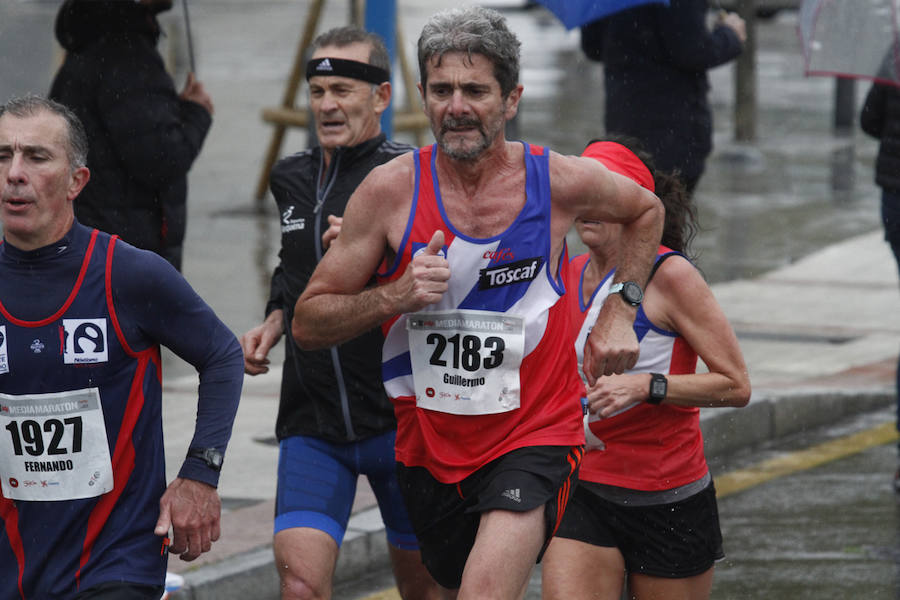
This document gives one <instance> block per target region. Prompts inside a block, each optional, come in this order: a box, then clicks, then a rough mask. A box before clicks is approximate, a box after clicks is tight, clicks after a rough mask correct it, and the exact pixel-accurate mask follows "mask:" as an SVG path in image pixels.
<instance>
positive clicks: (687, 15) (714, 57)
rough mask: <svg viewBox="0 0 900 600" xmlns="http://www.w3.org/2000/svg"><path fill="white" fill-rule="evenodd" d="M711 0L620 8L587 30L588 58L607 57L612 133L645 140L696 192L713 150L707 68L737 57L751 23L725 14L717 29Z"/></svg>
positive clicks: (607, 119) (661, 163) (660, 163)
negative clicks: (712, 23)
mask: <svg viewBox="0 0 900 600" xmlns="http://www.w3.org/2000/svg"><path fill="white" fill-rule="evenodd" d="M708 11H709V6H708V5H707V1H706V0H670V3H669V6H665V5H663V4H658V3H650V4H645V5H642V6H637V7H635V8H630V9H628V10H624V11H621V12H617V13H615V14H613V15H610V16H609V17H607V18H605V19H600V20H598V21H594V22H592V23H589V24H587V25H586V26H584V27H583V28H582V30H581V47H582V50H583V51H584V53H585V55H586V56H587V57H588V58H589V59H591V60H596V61H602V62H603V74H604V91H605V95H606V102H605V113H604V126H605V128H606V133H607V134H610V135H611V134H622V135H628V136H631V137H634V138H637V139H638V140H640V142H641V144H642V145H643V146H644V148H646V149H647V151H648V152H649V153H650V155H651V156H653V158H654V160H655V161H656V164H657V167H658V168H659V169H660V170H661V171H664V172H677V173H678V176H679V177H680V178H681V180H682V182H683V183H684V185H685V187H686V188H687V191H688V193H689V194H693V192H694V189H695V188H696V187H697V183H698V182H699V181H700V177H701V175H702V174H703V170H704V167H705V164H706V157H707V156H708V155H709V153H710V152H711V151H712V137H713V136H712V134H713V126H712V111H711V110H710V107H709V101H708V99H707V94H708V92H709V79H708V77H707V74H706V71H707V70H708V69H711V68H713V67H716V66H718V65H721V64H724V63H726V62H728V61H730V60H732V59H734V58H735V57H737V56H738V55H739V54H740V53H741V51H742V50H743V44H744V40H745V39H746V37H747V36H746V28H745V24H744V21H743V19H741V18H740V17H739V16H738V15H737V14H735V13H722V15H721V16H720V17H719V20H718V21H717V23H716V25H715V26H714V27H713V29H712V30H710V29H709V28H708V27H707V25H706V16H707V12H708Z"/></svg>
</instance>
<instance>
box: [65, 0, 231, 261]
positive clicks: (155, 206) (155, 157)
mask: <svg viewBox="0 0 900 600" xmlns="http://www.w3.org/2000/svg"><path fill="white" fill-rule="evenodd" d="M171 6H172V1H171V0H138V1H135V0H66V1H65V2H64V3H63V4H62V6H61V7H60V9H59V13H58V14H57V17H56V38H57V40H59V43H60V44H61V45H62V47H63V48H64V49H65V50H66V58H65V61H64V62H63V64H62V66H61V67H60V69H59V72H58V73H57V74H56V77H55V79H54V81H53V84H52V87H51V89H50V97H51V98H52V99H53V100H56V101H57V102H60V103H62V104H65V105H66V106H68V107H69V108H71V109H72V111H73V112H75V114H76V115H78V117H79V118H80V119H81V121H82V122H83V123H84V126H85V129H86V130H87V134H88V138H89V141H90V147H91V151H90V154H89V156H88V167H89V168H90V170H91V181H90V182H89V183H88V185H87V187H85V189H84V191H83V192H82V193H81V195H80V196H79V197H78V201H77V202H76V203H75V214H76V216H77V217H78V220H79V221H80V222H81V223H83V224H85V225H88V226H91V227H96V228H98V229H101V230H104V231H107V232H109V233H115V234H118V235H119V236H120V237H122V239H124V240H125V241H127V242H129V243H131V244H132V245H134V246H137V247H139V248H144V249H146V250H152V251H154V252H156V253H158V254H160V255H162V256H163V257H165V258H166V259H167V260H168V261H169V262H171V263H172V264H173V265H174V266H175V267H176V268H178V269H180V268H181V258H182V246H183V242H184V233H185V226H186V202H187V173H188V170H189V169H190V168H191V165H192V164H193V162H194V159H195V158H197V155H198V154H199V153H200V148H201V146H202V144H203V140H204V138H205V137H206V134H207V132H208V131H209V127H210V125H211V123H212V112H213V104H212V100H211V99H210V97H209V95H208V94H207V93H206V91H205V90H204V88H203V85H202V84H201V83H199V82H198V81H196V80H195V79H194V78H193V74H190V75H189V76H188V81H187V84H186V85H185V87H184V90H183V91H182V92H181V94H180V95H179V94H178V93H177V92H176V91H175V86H174V83H173V81H172V78H171V76H170V75H169V74H168V73H167V72H166V69H165V65H164V64H163V60H162V57H161V56H160V55H159V52H158V51H157V48H156V43H157V40H158V39H159V34H160V28H159V24H158V22H157V20H156V15H157V14H158V13H159V12H162V11H164V10H168V9H169V8H171Z"/></svg>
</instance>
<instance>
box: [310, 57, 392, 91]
mask: <svg viewBox="0 0 900 600" xmlns="http://www.w3.org/2000/svg"><path fill="white" fill-rule="evenodd" d="M316 75H324V76H333V77H350V78H351V79H360V80H362V81H367V82H369V83H374V84H376V85H377V84H379V83H384V82H385V81H390V80H391V75H390V73H388V72H387V71H386V70H385V69H382V68H381V67H376V66H375V65H370V64H368V63H364V62H359V61H356V60H347V59H345V58H328V57H325V58H314V59H312V60H311V61H309V62H308V63H306V80H307V81H309V78H310V77H315V76H316Z"/></svg>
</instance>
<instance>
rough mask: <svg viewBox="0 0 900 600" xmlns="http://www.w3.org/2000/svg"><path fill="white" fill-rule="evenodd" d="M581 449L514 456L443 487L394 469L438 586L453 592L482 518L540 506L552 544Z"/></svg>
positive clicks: (532, 450)
mask: <svg viewBox="0 0 900 600" xmlns="http://www.w3.org/2000/svg"><path fill="white" fill-rule="evenodd" d="M583 455H584V450H583V448H582V447H581V446H577V447H571V446H531V447H526V448H519V449H518V450H513V451H512V452H509V453H508V454H505V455H503V456H501V457H500V458H498V459H496V460H493V461H491V462H490V463H488V464H487V465H485V466H484V467H481V468H480V469H478V470H477V471H475V472H474V473H472V474H471V475H469V476H468V477H466V478H465V479H463V480H462V481H460V482H459V483H454V484H446V483H441V482H440V481H438V480H437V479H435V478H434V477H432V476H431V474H430V473H429V472H428V470H427V469H425V468H423V467H407V466H405V465H403V464H400V463H398V464H397V475H398V479H399V481H400V490H401V493H402V494H403V496H404V498H405V499H406V506H407V510H408V512H409V517H410V520H411V521H412V524H413V529H414V530H415V532H416V537H417V538H418V540H419V549H420V550H421V553H422V561H423V562H424V563H425V566H426V567H427V568H428V571H429V572H430V573H431V575H432V576H433V577H434V579H435V581H437V582H438V583H439V584H440V585H442V586H444V587H445V588H448V589H456V588H458V587H459V586H460V584H461V582H462V573H463V568H464V567H465V565H466V559H467V558H468V556H469V552H470V551H471V550H472V546H473V544H474V543H475V534H476V533H477V531H478V524H479V521H480V519H481V513H483V512H486V511H489V510H497V509H499V510H510V511H516V512H526V511H529V510H531V509H533V508H536V507H538V506H541V505H543V506H544V518H545V523H546V541H545V543H544V547H543V548H542V549H541V553H540V555H539V556H538V561H540V558H541V556H543V554H544V550H545V549H546V547H547V544H548V543H549V542H550V539H551V537H552V536H553V532H554V531H555V530H556V528H557V526H558V525H559V521H560V518H561V517H562V514H563V512H564V511H565V507H566V503H567V502H568V500H569V497H570V496H571V493H572V488H573V487H574V486H575V484H576V483H577V481H578V466H579V465H580V464H581V457H582V456H583Z"/></svg>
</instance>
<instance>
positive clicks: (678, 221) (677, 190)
mask: <svg viewBox="0 0 900 600" xmlns="http://www.w3.org/2000/svg"><path fill="white" fill-rule="evenodd" d="M594 142H615V143H617V144H621V145H623V146H625V147H626V148H628V149H629V150H631V151H632V152H633V153H634V154H635V156H637V157H638V158H639V159H641V162H643V163H644V165H646V166H647V169H649V170H650V174H651V175H653V184H654V186H655V187H656V192H655V193H656V195H657V196H658V197H659V199H660V200H661V201H662V203H663V206H664V207H665V209H666V220H665V224H664V225H663V234H662V241H661V243H662V244H663V245H664V246H667V247H669V248H671V249H672V250H677V251H678V252H681V253H682V254H684V255H685V256H687V257H688V259H690V260H691V261H693V260H694V258H695V257H694V256H693V255H692V254H691V250H690V246H691V242H692V241H693V240H694V238H695V237H696V236H697V232H698V231H699V230H700V226H699V224H698V223H697V211H696V209H695V207H694V204H693V202H692V200H691V197H690V195H689V194H688V193H687V190H686V189H685V187H684V184H683V183H681V180H680V179H679V178H678V174H677V173H667V172H661V171H657V170H656V165H655V164H654V162H653V156H651V155H650V154H649V153H648V152H647V151H646V150H645V149H644V147H643V145H642V144H641V142H640V140H638V139H636V138H633V137H630V136H627V135H622V134H610V135H608V136H605V137H602V138H595V139H593V140H591V141H590V142H588V143H587V146H590V145H591V144H593V143H594ZM587 146H585V147H587Z"/></svg>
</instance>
